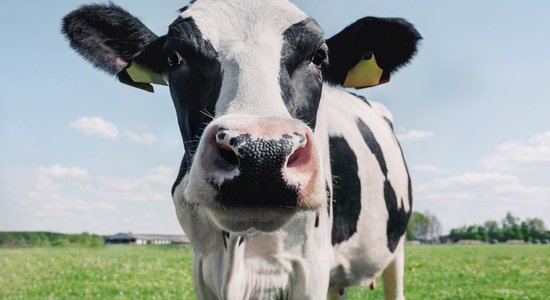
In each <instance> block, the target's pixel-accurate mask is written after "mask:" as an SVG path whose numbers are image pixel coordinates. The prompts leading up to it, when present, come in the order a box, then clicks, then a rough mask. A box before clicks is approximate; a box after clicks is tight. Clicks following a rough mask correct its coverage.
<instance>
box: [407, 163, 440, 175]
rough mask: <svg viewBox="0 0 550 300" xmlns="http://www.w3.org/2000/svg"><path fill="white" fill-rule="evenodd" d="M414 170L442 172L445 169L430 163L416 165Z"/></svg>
mask: <svg viewBox="0 0 550 300" xmlns="http://www.w3.org/2000/svg"><path fill="white" fill-rule="evenodd" d="M414 169H415V170H416V171H420V172H428V173H443V172H445V170H443V169H441V168H440V167H438V166H436V165H432V164H424V165H417V166H415V167H414Z"/></svg>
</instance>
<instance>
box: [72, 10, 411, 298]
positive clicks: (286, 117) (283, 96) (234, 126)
mask: <svg viewBox="0 0 550 300" xmlns="http://www.w3.org/2000/svg"><path fill="white" fill-rule="evenodd" d="M63 31H64V33H65V34H67V36H68V38H69V40H70V41H71V45H72V46H73V47H74V48H75V49H76V50H77V51H79V52H80V53H81V54H82V55H83V56H84V57H86V58H87V59H89V60H90V61H91V62H92V63H94V64H95V65H96V66H97V67H99V68H102V69H104V70H106V71H108V72H111V73H113V74H117V75H118V77H119V79H120V80H121V81H122V82H124V83H127V84H130V85H133V86H136V87H139V88H142V89H145V90H149V91H151V90H152V87H151V86H150V85H149V83H162V82H163V81H167V83H168V84H169V85H170V91H171V94H172V98H173V101H174V104H175V107H176V112H177V116H178V123H179V126H180V130H181V133H182V137H183V140H184V143H185V146H186V153H185V156H184V158H183V160H182V164H181V168H180V172H179V174H178V177H177V180H176V182H175V183H174V186H173V190H172V196H173V200H174V204H175V207H176V212H177V215H178V219H179V221H180V224H181V225H182V228H183V229H184V231H185V233H186V234H187V236H188V237H189V239H190V241H191V243H192V244H193V248H194V259H193V279H194V283H195V289H196V293H197V297H198V298H199V299H323V298H326V297H327V295H328V296H329V297H331V298H339V297H345V293H344V288H346V287H348V286H351V285H357V284H360V285H365V284H369V283H371V282H372V281H373V280H374V277H375V276H376V275H378V274H380V273H381V272H384V273H383V275H384V287H385V294H386V296H387V297H388V298H396V299H399V298H403V264H404V261H403V260H404V256H403V236H404V233H405V230H406V224H407V222H408V219H409V216H410V212H411V203H412V199H411V198H412V195H411V184H410V179H409V174H408V171H407V167H406V165H405V161H404V159H403V155H402V153H401V148H400V146H399V143H398V142H397V140H396V138H395V136H394V134H393V130H392V124H391V122H392V117H391V114H390V113H389V112H388V111H387V110H386V109H385V108H384V106H382V105H381V104H378V103H374V102H368V101H367V100H365V99H363V98H362V97H358V96H355V95H352V94H349V93H347V92H345V91H343V90H341V89H339V88H336V87H333V86H332V85H340V86H342V85H343V86H355V87H365V86H371V85H376V84H379V83H383V82H387V81H388V80H389V76H390V73H391V72H392V71H394V70H395V69H397V68H398V67H399V66H402V65H403V64H405V63H407V62H408V61H409V60H410V58H411V57H412V55H414V53H415V52H416V43H417V41H418V40H419V39H420V36H419V35H418V33H417V32H416V30H414V28H413V27H412V25H410V24H409V23H407V22H405V21H404V20H401V19H377V18H365V19H361V20H359V21H357V22H356V23H354V24H353V25H351V26H349V27H348V28H346V29H345V30H343V31H342V32H341V33H339V34H337V35H336V36H334V37H332V38H331V39H328V40H325V39H324V37H323V31H322V29H321V28H320V26H319V25H318V24H317V23H316V22H315V21H314V20H313V19H311V18H309V17H308V16H307V15H306V14H304V13H303V12H302V11H300V10H299V9H298V8H296V7H295V6H294V5H293V4H291V3H290V2H287V1H284V0H281V1H272V0H269V1H267V0H266V1H262V0H256V1H250V0H233V1H213V0H200V1H197V2H194V3H193V4H192V5H191V6H189V7H186V8H184V9H183V10H182V13H181V15H180V17H178V19H177V20H176V21H174V22H173V23H172V24H171V25H170V27H169V31H168V34H166V35H165V36H163V37H160V38H158V37H157V36H156V35H154V34H153V33H152V32H150V31H149V30H148V29H147V28H146V27H145V26H144V25H143V24H142V23H141V22H139V20H137V19H135V18H134V17H132V16H131V15H129V14H128V13H127V12H125V11H124V10H122V9H120V8H118V7H116V6H114V5H106V6H102V5H97V6H85V7H82V8H81V9H80V10H77V11H75V12H73V13H71V14H69V15H68V16H67V17H66V18H65V19H64V27H63ZM358 39H364V40H365V41H360V42H354V41H357V40H358ZM329 51H330V63H329V58H328V56H329V53H328V52H329ZM375 55H376V58H375ZM377 60H378V61H377ZM323 81H325V82H327V81H328V82H330V84H331V85H329V84H326V83H323Z"/></svg>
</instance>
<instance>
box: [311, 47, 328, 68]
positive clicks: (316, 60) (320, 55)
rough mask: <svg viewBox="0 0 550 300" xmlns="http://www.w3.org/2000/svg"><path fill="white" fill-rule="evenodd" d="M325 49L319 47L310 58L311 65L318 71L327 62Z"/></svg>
mask: <svg viewBox="0 0 550 300" xmlns="http://www.w3.org/2000/svg"><path fill="white" fill-rule="evenodd" d="M327 57H328V54H327V49H325V48H323V47H320V48H318V49H317V51H315V53H314V54H313V57H311V63H312V64H313V65H315V66H316V67H317V68H318V69H320V68H321V67H322V66H323V64H324V63H325V62H326V61H327Z"/></svg>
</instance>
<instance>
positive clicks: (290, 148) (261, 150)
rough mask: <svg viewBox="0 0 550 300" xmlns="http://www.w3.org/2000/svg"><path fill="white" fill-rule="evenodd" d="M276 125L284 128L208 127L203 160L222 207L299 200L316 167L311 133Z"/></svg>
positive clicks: (290, 204) (296, 202)
mask: <svg viewBox="0 0 550 300" xmlns="http://www.w3.org/2000/svg"><path fill="white" fill-rule="evenodd" d="M245 129H246V130H245ZM281 129H283V130H280V131H279V132H283V133H277V134H273V132H272V130H270V131H271V132H270V133H269V134H265V132H264V131H263V130H262V129H257V128H255V127H251V128H239V129H238V130H237V129H228V128H224V127H218V128H215V129H214V128H212V130H211V131H210V132H209V134H211V135H212V137H211V138H208V141H210V142H209V143H208V144H207V145H206V148H205V151H204V153H203V156H202V162H203V164H204V167H205V170H206V173H207V176H208V177H209V179H210V181H211V182H212V183H213V184H214V186H215V187H216V189H217V190H218V196H217V200H218V202H220V203H221V204H224V205H227V206H285V207H296V206H298V205H299V204H300V203H299V201H300V199H301V198H303V195H302V194H303V193H304V192H305V191H306V190H307V187H308V186H309V185H311V182H312V180H313V177H314V176H315V175H316V172H317V169H318V162H317V161H318V159H317V155H316V151H315V147H314V143H313V138H312V136H311V133H310V131H309V130H303V129H302V130H300V131H298V130H296V128H281ZM293 129H294V130H293Z"/></svg>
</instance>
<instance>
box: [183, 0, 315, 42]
mask: <svg viewBox="0 0 550 300" xmlns="http://www.w3.org/2000/svg"><path fill="white" fill-rule="evenodd" d="M181 17H182V18H184V19H185V18H189V17H191V18H192V19H193V20H194V22H195V24H196V25H197V27H198V29H199V30H200V31H201V34H202V36H203V38H204V39H205V40H208V41H209V42H210V43H211V44H212V46H213V47H214V49H216V50H218V51H219V50H221V49H222V48H224V47H227V45H228V44H229V45H230V44H232V43H233V42H235V41H247V42H249V43H262V40H265V39H269V38H271V37H273V35H275V36H281V34H282V33H283V32H284V31H285V30H286V29H288V28H289V27H290V26H292V25H293V24H296V23H298V22H300V21H302V20H304V19H306V18H308V16H307V15H306V14H305V13H304V12H303V11H301V10H300V9H299V8H298V7H296V6H295V5H294V4H293V3H291V2H290V1H288V0H232V1H231V0H229V1H224V0H199V1H196V2H194V3H193V4H192V5H190V6H189V7H188V8H187V9H186V10H185V11H183V12H182V13H181Z"/></svg>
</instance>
